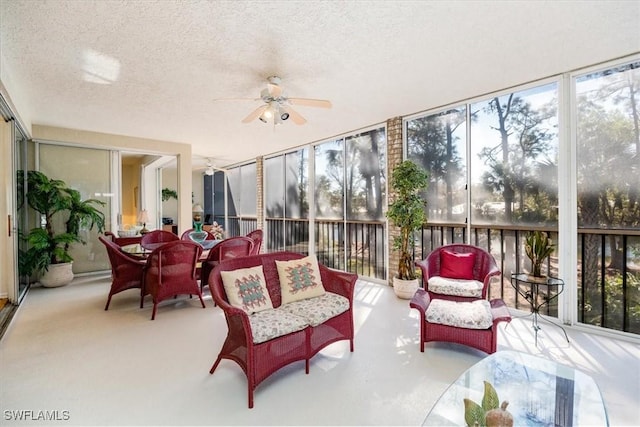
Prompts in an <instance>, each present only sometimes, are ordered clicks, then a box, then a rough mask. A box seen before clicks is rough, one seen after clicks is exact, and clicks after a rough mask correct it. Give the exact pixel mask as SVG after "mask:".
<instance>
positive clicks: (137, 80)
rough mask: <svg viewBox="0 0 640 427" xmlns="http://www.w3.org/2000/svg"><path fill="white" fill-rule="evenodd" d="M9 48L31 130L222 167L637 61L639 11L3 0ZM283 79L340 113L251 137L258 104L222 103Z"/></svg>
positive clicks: (557, 4)
mask: <svg viewBox="0 0 640 427" xmlns="http://www.w3.org/2000/svg"><path fill="white" fill-rule="evenodd" d="M0 37H1V39H0V55H2V62H1V63H2V65H3V67H6V68H5V69H4V70H2V76H4V79H5V80H8V79H9V77H10V79H11V85H12V86H11V87H12V88H14V90H15V94H12V93H11V92H10V95H13V96H16V97H17V94H19V96H20V104H22V105H26V106H28V108H29V109H30V113H31V119H32V122H33V123H34V124H42V125H52V126H60V127H66V128H76V129H82V130H89V131H97V132H106V133H112V134H122V135H129V136H137V137H144V138H153V139H160V140H167V141H175V142H184V143H189V144H192V145H193V152H194V154H197V155H202V156H205V157H212V158H214V159H215V164H216V165H219V166H224V165H228V164H232V163H235V162H240V161H244V160H247V159H252V158H255V157H256V156H258V155H261V154H268V153H273V152H277V151H281V150H283V149H286V148H289V147H294V146H298V145H302V144H306V143H309V142H314V141H319V140H323V139H327V138H330V137H332V136H335V135H339V134H342V133H345V132H350V131H354V130H357V129H360V128H364V127H369V126H372V125H376V124H379V123H382V122H384V121H385V120H387V119H388V118H391V117H395V116H401V115H408V114H413V113H416V112H420V111H424V110H427V109H429V108H433V107H436V106H441V105H445V104H448V103H451V102H454V101H457V100H460V99H464V98H468V97H472V96H477V95H480V94H483V93H487V92H490V91H494V90H498V89H503V88H507V87H509V86H512V85H516V84H520V83H523V82H527V81H532V80H536V79H539V78H543V77H547V76H550V75H553V74H557V73H559V72H563V71H567V70H571V69H576V68H579V67H583V66H586V65H591V64H595V63H598V62H601V61H605V60H609V59H613V58H616V57H621V56H625V55H629V54H633V53H636V52H640V2H639V1H528V2H525V1H364V0H362V1H278V0H271V1H175V0H156V1H153V0H145V1H141V0H140V1H110V0H98V1H92V0H83V1H77V0H55V1H31V0H30V1H26V0H0ZM273 74H275V75H279V76H281V77H282V79H283V82H282V85H283V87H284V88H285V90H286V91H287V94H288V95H289V96H293V97H306V98H322V99H329V100H331V101H332V103H333V108H332V109H330V110H325V109H315V108H309V107H298V108H297V111H298V112H300V113H301V114H302V115H303V116H304V117H306V118H307V120H308V123H307V124H306V125H303V126H296V125H295V124H294V123H293V122H292V121H291V120H289V121H287V122H285V124H284V125H283V126H279V127H277V128H273V126H271V125H266V124H263V123H261V122H260V121H257V120H256V121H254V122H252V123H250V124H242V123H241V122H240V121H241V120H242V119H243V118H244V117H245V116H246V115H247V114H249V112H251V111H252V110H253V109H255V108H256V107H257V106H259V105H260V103H259V102H258V101H217V99H220V98H238V97H239V98H257V97H258V95H259V93H260V90H261V89H263V88H264V87H265V78H266V77H267V76H269V75H273ZM16 103H17V100H16Z"/></svg>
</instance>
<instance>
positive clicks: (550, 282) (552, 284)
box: [511, 273, 569, 346]
mask: <svg viewBox="0 0 640 427" xmlns="http://www.w3.org/2000/svg"><path fill="white" fill-rule="evenodd" d="M511 286H513V287H514V288H515V289H516V291H518V293H519V294H520V295H522V296H523V297H524V299H525V300H527V302H529V304H531V314H530V315H533V319H532V327H533V330H534V331H535V343H536V346H537V345H538V331H539V330H540V329H541V328H540V325H539V323H538V318H540V319H544V320H546V321H547V322H549V324H551V325H554V326H557V327H558V328H560V329H561V330H562V332H563V333H564V337H565V338H566V340H567V342H569V337H568V336H567V331H565V330H564V328H563V327H562V326H561V325H558V324H557V323H554V322H552V321H550V320H549V319H545V318H544V317H542V316H539V312H540V309H541V308H542V307H543V306H544V305H547V304H549V302H550V301H552V300H554V299H556V298H558V295H560V294H561V293H562V291H564V281H563V280H562V279H558V278H557V277H550V276H548V277H535V276H532V275H530V274H526V273H514V274H512V275H511ZM541 288H542V289H541Z"/></svg>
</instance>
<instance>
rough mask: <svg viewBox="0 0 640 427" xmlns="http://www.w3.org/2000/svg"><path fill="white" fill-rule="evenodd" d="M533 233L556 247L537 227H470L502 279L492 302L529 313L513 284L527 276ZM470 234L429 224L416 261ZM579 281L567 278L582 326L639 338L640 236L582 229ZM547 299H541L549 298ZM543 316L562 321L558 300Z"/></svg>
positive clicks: (553, 265) (554, 267) (552, 271)
mask: <svg viewBox="0 0 640 427" xmlns="http://www.w3.org/2000/svg"><path fill="white" fill-rule="evenodd" d="M532 230H542V231H546V232H548V233H549V235H550V237H551V239H552V240H554V241H556V242H557V238H558V234H557V230H554V229H551V228H539V227H518V226H501V225H493V224H492V225H491V226H486V225H479V226H476V227H473V226H472V227H471V236H470V237H471V239H470V243H471V244H473V245H476V246H480V247H482V248H484V249H486V250H487V251H489V252H490V253H491V254H492V255H493V256H494V258H495V259H496V260H497V261H498V264H499V267H500V269H501V271H502V273H503V274H502V276H501V279H499V280H494V281H493V282H492V284H491V287H490V289H489V296H490V297H493V298H502V299H503V300H504V301H505V302H506V303H507V305H508V306H510V307H514V308H518V309H522V310H530V308H531V305H530V304H529V303H528V302H527V301H526V300H525V299H524V298H523V297H522V296H521V295H520V294H518V293H517V292H516V291H515V289H514V288H513V286H512V285H511V283H510V280H511V274H512V273H520V272H529V268H530V265H528V263H529V261H528V258H527V257H526V255H525V254H524V241H525V238H526V235H527V233H528V232H529V231H532ZM466 233H467V229H466V226H465V225H460V224H430V225H427V226H425V227H424V228H423V229H422V233H421V236H420V238H419V240H418V241H416V245H415V255H416V259H423V258H424V257H425V256H426V255H427V254H428V253H429V252H431V251H432V250H433V249H434V248H436V247H438V246H442V245H446V244H450V243H464V242H465V241H466ZM578 249H579V256H578V265H577V269H576V276H575V277H564V278H562V279H564V281H565V286H573V284H574V283H577V286H578V289H577V291H578V321H580V322H581V323H585V324H590V325H595V326H600V327H603V328H608V329H615V330H619V331H624V332H631V333H634V334H640V230H606V229H580V230H579V233H578ZM543 274H547V275H550V276H554V277H557V276H558V254H557V253H554V254H552V256H550V257H549V258H548V259H547V260H546V263H545V267H544V271H543ZM548 297H549V295H541V298H547V299H548ZM543 313H544V314H547V315H549V316H554V317H557V316H558V300H557V299H554V300H551V301H550V302H549V304H548V305H544V307H543Z"/></svg>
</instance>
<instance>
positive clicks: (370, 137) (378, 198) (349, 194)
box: [345, 128, 386, 221]
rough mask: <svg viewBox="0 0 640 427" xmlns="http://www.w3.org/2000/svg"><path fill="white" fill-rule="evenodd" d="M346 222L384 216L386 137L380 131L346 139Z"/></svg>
mask: <svg viewBox="0 0 640 427" xmlns="http://www.w3.org/2000/svg"><path fill="white" fill-rule="evenodd" d="M345 147H346V150H347V161H346V166H347V167H346V182H345V188H346V206H347V219H353V220H378V221H382V220H383V219H384V215H383V213H382V207H383V206H384V204H385V200H386V199H385V176H384V172H383V171H384V170H385V165H386V155H385V154H386V135H385V129H384V128H380V129H376V130H373V131H370V132H365V133H362V134H359V135H355V136H351V137H349V138H347V139H346V141H345Z"/></svg>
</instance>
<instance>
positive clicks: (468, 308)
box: [425, 299, 493, 329]
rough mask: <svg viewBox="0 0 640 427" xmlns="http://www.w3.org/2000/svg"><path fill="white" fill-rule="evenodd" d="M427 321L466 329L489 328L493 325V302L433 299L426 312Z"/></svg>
mask: <svg viewBox="0 0 640 427" xmlns="http://www.w3.org/2000/svg"><path fill="white" fill-rule="evenodd" d="M425 317H426V320H427V322H429V323H439V324H441V325H448V326H455V327H457V328H466V329H489V328H491V326H492V325H493V316H492V314H491V304H489V301H487V300H476V301H473V302H456V301H449V300H443V299H433V300H431V303H430V304H429V307H428V308H427V312H426V313H425Z"/></svg>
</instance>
